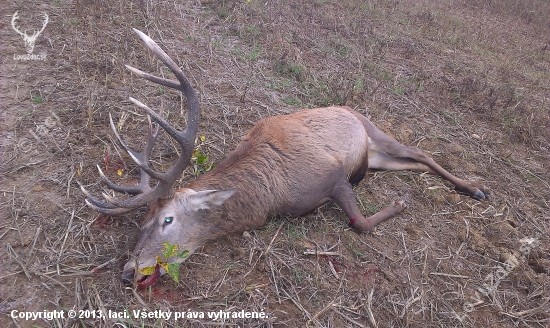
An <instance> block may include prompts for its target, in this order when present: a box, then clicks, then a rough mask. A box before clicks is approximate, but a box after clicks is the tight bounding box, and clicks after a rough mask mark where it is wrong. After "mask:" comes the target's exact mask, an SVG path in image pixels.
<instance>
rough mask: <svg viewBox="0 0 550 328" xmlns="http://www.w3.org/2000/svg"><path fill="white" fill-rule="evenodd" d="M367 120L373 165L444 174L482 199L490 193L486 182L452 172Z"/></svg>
mask: <svg viewBox="0 0 550 328" xmlns="http://www.w3.org/2000/svg"><path fill="white" fill-rule="evenodd" d="M363 123H364V124H365V128H366V130H367V133H368V136H369V153H368V157H369V158H368V160H369V163H368V167H369V168H378V169H385V170H409V169H411V170H421V171H426V172H429V173H432V174H437V175H439V176H441V177H442V178H443V179H445V180H447V181H449V182H451V183H452V184H454V185H455V188H456V189H457V190H459V191H462V192H463V193H465V194H467V195H468V196H470V197H472V198H474V199H477V200H481V199H485V198H488V197H489V190H488V189H487V188H486V187H485V186H483V185H481V184H478V183H475V182H472V181H465V180H462V179H460V178H458V177H456V176H454V175H452V174H451V173H449V172H448V171H446V170H445V169H444V168H442V167H441V166H440V165H439V164H437V163H436V162H435V161H434V160H433V159H432V158H431V157H429V156H428V155H426V154H425V153H424V152H422V151H421V150H420V149H419V148H417V147H411V146H405V145H403V144H400V143H399V142H397V141H396V140H395V139H394V138H392V137H390V136H388V135H387V134H385V133H384V132H382V131H380V130H378V129H377V128H376V127H375V126H374V124H372V123H371V122H370V121H368V120H367V119H366V118H365V119H364V120H363ZM389 155H391V156H389ZM371 156H372V157H371ZM393 156H396V157H393ZM392 157H393V158H392ZM371 161H372V163H371Z"/></svg>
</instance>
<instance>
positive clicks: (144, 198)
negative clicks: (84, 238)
mask: <svg viewBox="0 0 550 328" xmlns="http://www.w3.org/2000/svg"><path fill="white" fill-rule="evenodd" d="M134 31H135V32H136V33H137V34H138V35H139V37H140V38H141V39H142V40H143V42H145V44H146V45H147V47H148V48H149V49H150V50H151V51H152V52H153V53H154V54H155V55H156V56H157V57H158V58H159V59H160V60H161V61H162V62H163V63H164V64H165V65H166V66H168V68H169V69H170V70H171V71H172V72H173V73H174V75H175V76H176V78H177V81H175V80H169V79H164V78H160V77H156V76H153V75H150V74H147V73H145V72H142V71H140V70H138V69H135V68H133V67H130V66H126V68H128V69H129V70H130V71H132V72H133V73H135V74H136V75H138V76H140V77H143V78H145V79H147V80H149V81H152V82H155V83H158V84H161V85H163V86H166V87H170V88H174V89H176V90H180V91H181V92H182V93H183V94H184V95H185V97H186V98H187V102H188V119H187V127H186V128H185V130H183V131H178V130H176V129H175V128H173V127H172V126H171V125H170V124H169V123H168V122H166V121H165V120H164V119H163V118H162V117H161V115H159V114H157V113H156V112H154V111H153V110H152V109H150V108H149V107H147V106H146V105H144V104H143V103H141V102H139V101H137V100H135V99H133V98H130V100H131V101H132V102H133V103H134V104H135V105H137V106H138V107H140V108H142V109H143V110H144V111H145V112H146V113H147V114H148V115H149V132H148V138H147V143H146V145H145V147H144V149H143V150H142V151H141V152H136V151H134V150H132V149H130V148H129V147H128V146H126V145H125V144H124V142H123V141H122V139H121V138H120V135H119V134H118V132H117V130H116V128H115V125H114V124H113V120H112V118H111V117H110V116H109V118H110V121H111V127H112V129H113V132H114V134H115V135H116V137H117V138H118V140H119V141H120V143H121V144H122V146H123V147H124V148H125V149H126V151H128V153H129V154H130V156H131V157H132V158H133V160H134V161H135V162H136V163H137V165H138V166H139V167H140V168H141V181H140V182H139V184H137V185H136V186H120V185H117V184H115V183H113V182H112V181H110V180H109V179H108V178H107V177H106V176H105V174H103V172H102V171H101V169H99V173H100V175H101V178H102V180H103V182H104V183H105V184H106V185H107V186H108V187H109V188H111V189H113V190H115V191H117V192H122V193H128V194H133V195H135V196H133V197H130V198H127V199H123V200H121V199H116V198H113V197H111V196H109V195H108V194H106V193H103V196H104V198H105V200H101V199H98V198H96V197H94V196H92V195H91V194H90V193H89V192H88V191H86V190H85V189H84V188H82V190H83V192H84V194H85V195H86V196H87V200H86V203H87V204H88V205H89V206H90V207H91V208H93V209H94V210H96V211H98V212H101V213H104V214H109V215H116V214H121V213H125V212H128V211H130V210H132V209H135V208H137V207H140V206H143V205H146V204H149V205H150V213H149V219H148V221H147V222H146V223H145V225H144V226H143V228H142V231H141V234H140V236H139V239H138V242H137V245H136V247H135V249H134V252H133V258H132V259H130V260H129V261H128V263H127V264H126V265H125V267H124V271H123V274H122V279H123V280H124V281H125V282H127V283H131V282H137V283H138V285H140V286H148V285H151V284H153V283H154V282H155V281H156V280H157V278H158V277H159V276H160V275H161V274H162V273H164V272H163V270H162V272H161V269H159V266H158V264H157V266H156V268H157V269H156V270H155V273H154V274H152V275H149V276H145V275H143V274H141V273H140V272H139V271H140V270H141V269H142V268H145V267H150V266H154V265H155V264H156V256H157V255H159V254H160V253H161V248H162V244H163V242H169V243H171V244H177V245H178V246H179V249H180V250H188V251H189V252H190V253H192V252H193V251H194V250H196V249H197V248H198V247H200V246H202V245H204V244H205V243H206V242H208V241H210V240H214V239H218V238H220V237H222V236H225V235H228V234H233V233H239V232H243V231H245V230H249V229H254V228H258V227H260V226H261V225H263V224H264V222H265V220H266V218H267V217H270V216H274V215H279V214H289V215H292V216H300V215H304V214H307V213H309V212H311V211H313V210H314V209H315V208H317V207H318V206H320V205H322V204H324V203H326V202H328V201H334V202H335V203H336V204H338V206H340V208H342V210H344V212H345V214H346V216H347V217H348V218H349V225H350V226H351V227H353V228H354V229H356V230H357V231H359V232H365V231H369V229H372V228H373V227H374V226H375V225H377V224H378V223H380V222H382V221H384V220H386V219H388V218H390V217H392V216H394V215H395V214H397V213H399V212H401V211H402V210H403V209H404V208H405V204H404V203H403V201H399V200H397V201H395V202H394V203H393V204H392V205H391V206H388V207H384V208H383V209H382V210H381V211H380V212H378V213H376V214H374V215H372V216H370V217H364V216H363V214H361V212H360V210H359V207H358V206H357V203H356V200H355V196H354V194H353V190H352V187H351V184H350V183H357V182H359V181H360V180H361V179H362V178H363V177H364V175H365V171H366V170H367V169H378V170H419V171H425V172H429V173H431V174H436V175H439V176H441V177H442V178H444V179H446V180H448V181H450V182H451V183H453V184H454V185H455V187H456V189H457V190H459V191H461V192H463V193H465V194H467V195H469V196H470V197H472V198H475V199H477V200H481V199H484V198H487V197H488V195H489V193H488V191H487V189H486V188H485V187H483V186H481V185H479V184H476V183H474V182H467V181H464V180H462V179H459V178H457V177H455V176H454V175H452V174H450V173H449V172H447V171H446V170H445V169H443V168H442V167H441V166H439V165H438V164H437V163H436V162H435V161H434V160H433V159H432V158H430V157H428V156H427V155H426V154H424V153H423V152H422V151H421V150H420V149H418V148H416V147H409V146H404V145H402V144H400V143H399V142H397V141H396V140H395V139H393V138H392V137H390V136H388V135H386V134H384V133H383V132H382V131H380V130H378V129H377V128H376V127H375V126H374V124H372V123H371V122H370V121H369V120H368V119H367V118H366V117H364V116H363V115H361V114H359V113H358V112H356V111H354V110H352V109H351V108H349V107H338V106H334V107H328V108H314V109H306V110H302V111H299V112H296V113H293V114H288V115H280V116H273V117H267V118H264V119H262V120H260V121H259V122H258V123H256V125H255V126H254V127H253V128H252V129H251V130H250V132H248V134H247V135H246V136H245V137H244V138H243V140H242V141H241V142H240V143H239V144H238V145H237V148H236V149H235V150H233V151H232V152H230V153H229V154H228V155H227V157H226V158H225V159H224V160H223V161H221V162H220V163H219V164H218V165H216V166H215V168H214V169H212V170H211V171H210V172H207V173H205V174H203V175H201V176H199V177H198V178H197V179H196V180H195V181H193V182H192V183H191V184H189V185H188V186H187V187H186V188H181V189H178V190H176V191H172V187H173V184H174V182H175V181H176V180H177V179H178V177H179V176H180V175H181V174H182V172H183V170H184V169H185V167H186V166H187V165H188V162H189V160H190V158H191V153H192V152H193V146H194V140H195V136H196V133H197V127H198V123H199V103H198V99H197V96H196V94H195V91H194V90H193V88H192V87H191V85H190V84H189V82H188V81H187V79H186V78H185V76H184V74H183V72H182V71H181V69H180V68H179V67H178V65H176V63H175V62H174V61H173V60H172V59H171V58H170V57H169V56H168V55H167V54H166V53H165V52H164V51H163V50H162V49H161V48H160V47H159V46H158V45H157V44H156V43H155V42H154V41H153V40H152V39H151V38H149V37H148V36H147V35H145V34H144V33H142V32H140V31H138V30H136V29H134ZM151 118H152V119H153V120H154V121H155V122H156V123H157V127H156V129H154V130H153V128H152V123H151ZM159 126H160V127H162V129H164V130H165V131H166V132H167V133H168V134H169V135H170V136H171V137H172V138H174V139H175V140H176V141H177V142H178V144H179V147H180V148H181V155H180V157H179V158H178V159H177V160H176V162H175V163H174V164H173V166H172V167H171V168H170V169H169V170H168V171H167V172H159V171H157V170H155V169H154V168H152V167H151V166H150V165H149V160H148V157H149V156H150V154H151V150H152V149H153V145H154V143H155V140H156V139H157V136H158V133H159ZM394 156H395V157H394ZM98 168H99V166H98ZM150 178H153V179H155V180H157V183H156V185H155V186H154V187H152V188H151V187H150V184H149V179H150ZM164 260H165V259H164ZM168 261H169V262H170V261H182V259H177V258H170V259H168ZM136 266H137V267H136Z"/></svg>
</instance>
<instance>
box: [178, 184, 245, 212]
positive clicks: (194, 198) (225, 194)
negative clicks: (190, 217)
mask: <svg viewBox="0 0 550 328" xmlns="http://www.w3.org/2000/svg"><path fill="white" fill-rule="evenodd" d="M235 191H236V189H227V190H203V191H197V192H195V193H194V194H191V195H190V196H189V205H190V206H191V209H192V210H193V211H198V210H209V209H212V208H214V207H216V206H220V205H221V204H223V202H225V201H226V200H227V199H228V198H229V197H231V196H233V194H234V193H235Z"/></svg>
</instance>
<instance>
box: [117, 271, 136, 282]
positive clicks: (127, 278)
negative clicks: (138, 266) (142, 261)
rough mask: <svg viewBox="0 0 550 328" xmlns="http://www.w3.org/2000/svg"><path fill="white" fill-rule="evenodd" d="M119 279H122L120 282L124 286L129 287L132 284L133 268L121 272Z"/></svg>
mask: <svg viewBox="0 0 550 328" xmlns="http://www.w3.org/2000/svg"><path fill="white" fill-rule="evenodd" d="M120 279H122V282H123V283H124V284H125V285H131V284H133V283H134V268H132V269H130V270H126V271H123V272H122V276H120Z"/></svg>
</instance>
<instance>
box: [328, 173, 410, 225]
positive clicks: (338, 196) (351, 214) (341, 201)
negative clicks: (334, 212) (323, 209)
mask: <svg viewBox="0 0 550 328" xmlns="http://www.w3.org/2000/svg"><path fill="white" fill-rule="evenodd" d="M330 198H331V199H332V200H333V201H334V202H335V203H336V204H337V205H338V206H340V208H341V209H342V210H343V211H344V213H346V216H347V217H348V218H349V225H350V226H351V227H352V228H354V229H355V230H357V231H359V232H367V231H369V230H371V229H372V228H373V227H374V226H376V225H377V224H379V223H380V222H382V221H385V220H387V219H389V218H391V217H392V216H394V215H396V214H397V213H399V212H401V211H403V209H404V208H405V203H404V202H403V201H401V200H396V201H395V202H394V203H393V204H392V205H390V206H386V207H384V208H383V209H381V210H380V211H378V212H377V213H375V214H374V215H372V216H369V217H367V218H366V217H365V216H363V214H362V213H361V211H360V210H359V206H357V201H356V200H355V194H354V193H353V189H352V188H351V184H350V183H349V182H348V181H347V180H345V179H344V180H342V182H340V183H337V185H336V186H335V187H334V189H333V191H332V194H331V196H330Z"/></svg>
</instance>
